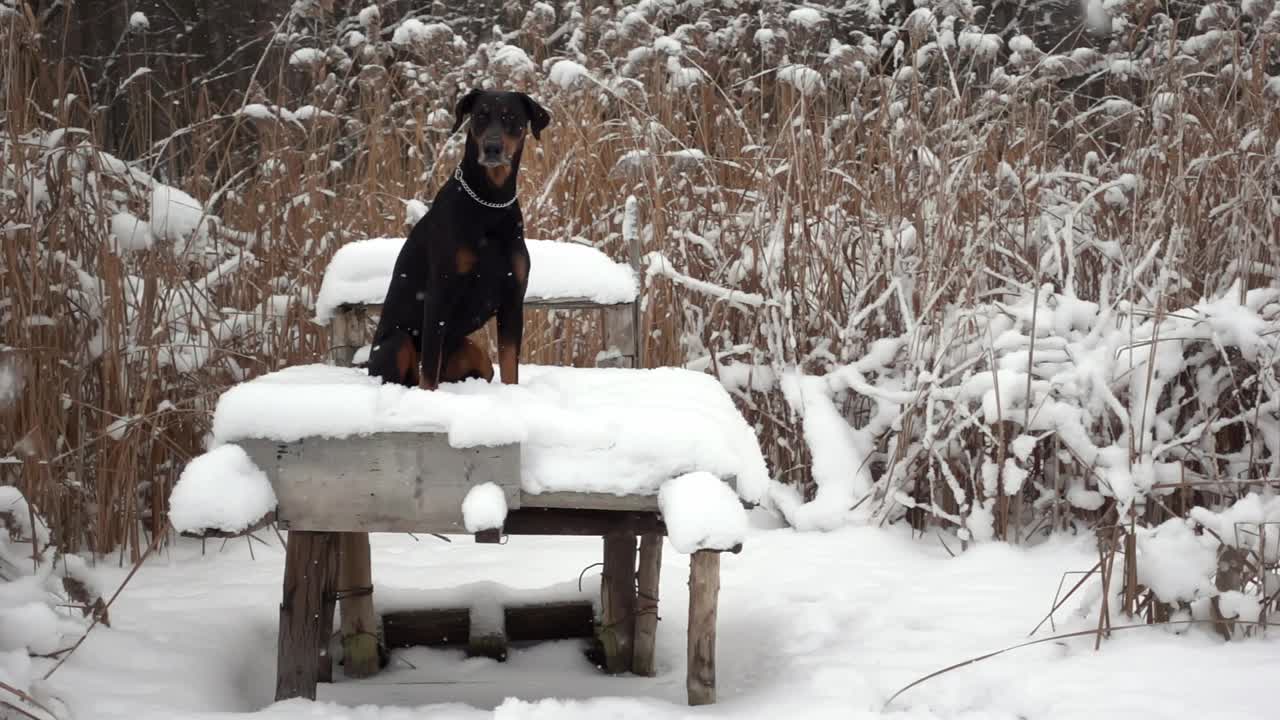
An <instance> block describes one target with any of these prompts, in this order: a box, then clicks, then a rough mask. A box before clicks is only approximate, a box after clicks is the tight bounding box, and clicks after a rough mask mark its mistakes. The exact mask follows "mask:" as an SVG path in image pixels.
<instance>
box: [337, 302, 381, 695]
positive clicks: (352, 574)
mask: <svg viewBox="0 0 1280 720" xmlns="http://www.w3.org/2000/svg"><path fill="white" fill-rule="evenodd" d="M368 320H369V314H368V311H367V310H366V309H365V308H363V307H354V306H348V307H345V308H343V311H342V312H340V313H338V315H337V316H336V317H334V319H333V324H332V326H331V327H330V330H329V333H330V334H329V353H330V355H329V357H330V362H332V363H333V364H334V365H337V366H340V367H350V366H351V365H352V363H353V360H354V359H355V353H356V350H358V349H359V348H360V347H362V346H363V345H364V344H365V343H366V342H368V338H369V336H370V334H371V333H370V330H369V322H368ZM338 551H339V569H338V586H339V590H340V591H341V593H342V597H341V599H340V600H339V606H338V613H339V617H340V620H339V627H340V628H341V634H342V672H343V674H344V675H346V676H347V677H349V678H364V677H370V676H372V675H376V674H377V673H378V671H379V670H381V669H382V658H383V656H384V654H385V652H386V650H385V648H384V647H382V646H381V644H380V642H379V640H378V616H377V614H376V613H375V612H374V606H373V561H372V559H371V557H370V551H369V533H367V532H348V533H342V534H341V535H340V536H339V541H338Z"/></svg>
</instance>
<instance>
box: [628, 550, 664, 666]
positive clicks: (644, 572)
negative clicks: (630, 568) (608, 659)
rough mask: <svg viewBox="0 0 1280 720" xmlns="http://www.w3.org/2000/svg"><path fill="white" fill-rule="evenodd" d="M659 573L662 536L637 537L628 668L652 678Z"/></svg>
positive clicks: (656, 626) (655, 642)
mask: <svg viewBox="0 0 1280 720" xmlns="http://www.w3.org/2000/svg"><path fill="white" fill-rule="evenodd" d="M661 574H662V535H661V534H659V533H645V534H644V535H641V536H640V570H639V572H638V574H637V585H638V587H637V590H636V641H635V652H634V653H633V654H632V663H631V671H632V672H634V673H635V674H637V675H644V676H646V677H653V676H654V675H656V674H657V673H658V671H657V667H656V665H655V663H654V650H655V647H656V645H657V633H658V579H659V577H660V576H661Z"/></svg>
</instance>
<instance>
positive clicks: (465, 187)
mask: <svg viewBox="0 0 1280 720" xmlns="http://www.w3.org/2000/svg"><path fill="white" fill-rule="evenodd" d="M453 177H454V179H456V180H457V181H458V183H459V184H460V185H462V189H463V190H466V191H467V194H468V195H470V196H471V199H472V200H475V201H476V202H478V203H480V204H481V205H483V206H485V207H491V208H495V209H497V210H501V209H502V208H505V207H511V204H512V203H514V202H515V201H516V196H515V194H514V193H512V195H511V199H510V200H508V201H506V202H500V203H495V202H489V201H488V200H481V199H480V196H479V195H476V191H475V190H472V189H471V186H470V185H468V184H467V181H466V180H463V179H462V167H461V166H459V167H458V169H457V170H454V171H453Z"/></svg>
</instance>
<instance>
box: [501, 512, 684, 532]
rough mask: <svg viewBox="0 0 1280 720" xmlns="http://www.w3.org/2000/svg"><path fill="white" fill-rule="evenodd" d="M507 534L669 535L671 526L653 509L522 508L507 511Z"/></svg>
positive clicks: (505, 528) (505, 529) (504, 530)
mask: <svg viewBox="0 0 1280 720" xmlns="http://www.w3.org/2000/svg"><path fill="white" fill-rule="evenodd" d="M502 532H503V534H506V535H601V536H604V535H608V534H609V533H612V532H618V533H627V534H630V535H642V534H644V533H660V534H663V535H665V534H666V532H667V526H666V525H665V524H664V523H663V522H662V520H661V519H660V518H659V517H658V514H657V513H653V512H611V511H608V510H578V509H571V508H520V509H519V510H511V511H508V512H507V519H506V522H505V523H504V524H503V526H502Z"/></svg>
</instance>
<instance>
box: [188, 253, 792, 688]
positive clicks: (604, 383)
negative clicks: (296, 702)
mask: <svg viewBox="0 0 1280 720" xmlns="http://www.w3.org/2000/svg"><path fill="white" fill-rule="evenodd" d="M398 247H399V241H397V240H385V239H376V240H368V241H361V242H357V243H351V244H349V245H347V246H344V247H343V248H342V249H341V250H340V251H339V252H338V253H337V254H336V255H335V258H334V262H333V264H332V265H331V266H330V268H329V270H328V271H327V272H326V274H325V278H324V283H323V285H322V289H321V292H320V294H319V296H318V298H317V308H316V309H317V320H318V321H320V322H328V323H330V324H331V326H332V332H333V342H332V345H333V348H334V350H333V353H332V356H331V362H332V364H330V365H309V366H300V367H292V368H286V369H284V370H280V371H277V372H274V373H270V374H268V375H264V376H262V377H259V378H256V379H253V380H250V381H248V382H245V383H242V384H240V385H237V386H235V387H233V388H231V389H229V390H228V391H227V392H226V393H224V394H223V396H222V397H221V398H220V400H219V402H218V406H217V410H216V413H215V417H214V424H213V436H214V440H215V443H216V444H218V445H219V446H220V447H218V448H215V449H214V450H212V451H211V452H210V453H208V454H207V455H206V456H202V458H204V462H205V464H204V465H203V466H201V467H200V468H199V472H192V473H191V478H190V483H189V482H188V478H187V473H184V477H183V480H182V481H180V482H179V485H178V488H176V489H175V492H174V503H173V504H179V503H177V500H178V499H179V496H180V495H181V496H182V498H183V499H184V502H183V503H180V505H182V506H184V507H175V508H174V509H173V510H172V511H171V517H174V518H176V517H179V516H186V517H188V518H189V519H188V520H187V524H189V525H191V526H192V527H193V528H202V527H209V526H217V525H219V524H220V523H218V522H216V513H215V514H214V515H213V516H209V515H207V514H206V511H207V509H208V508H210V507H212V506H213V505H216V504H217V503H218V502H219V501H220V498H219V494H218V493H219V489H220V488H225V487H227V483H228V482H230V481H229V480H228V478H238V479H235V480H234V481H233V484H239V485H241V486H244V487H245V488H247V489H246V490H245V492H246V494H247V495H258V496H264V497H270V503H271V504H272V505H271V507H270V508H267V507H259V508H257V509H256V511H255V512H256V514H255V512H251V513H249V514H255V518H256V517H261V515H262V514H264V513H265V512H266V511H268V510H271V511H273V512H274V516H275V518H276V520H277V522H279V524H280V525H281V526H282V527H283V528H286V529H288V530H289V541H288V547H287V551H286V565H285V577H284V587H283V601H282V603H281V609H280V628H279V633H280V644H279V656H278V675H277V691H276V695H277V698H278V699H285V698H290V697H299V696H302V697H310V698H314V697H315V693H316V683H317V682H319V681H327V680H329V679H331V677H332V662H331V659H330V658H329V657H328V656H327V654H326V652H325V648H326V647H327V645H326V642H325V641H326V639H327V638H328V636H329V633H330V632H331V630H332V622H333V615H334V612H333V611H334V607H335V604H336V605H338V609H339V611H340V612H339V614H340V617H341V623H342V635H343V650H344V657H343V661H344V665H343V667H344V671H345V673H346V674H347V675H348V676H353V677H362V676H366V675H370V674H373V673H375V672H377V670H378V669H379V657H378V654H379V653H378V650H379V648H378V644H377V638H376V633H377V616H376V615H375V613H374V606H373V597H372V580H371V578H372V572H371V564H370V554H369V541H368V533H370V532H405V531H409V532H422V533H441V534H447V533H466V534H473V535H475V537H476V539H477V540H479V541H484V542H494V541H497V540H498V539H500V537H501V536H502V535H521V534H526V535H588V536H600V537H602V538H603V541H604V552H603V559H604V563H603V570H602V578H601V599H600V617H599V619H598V627H597V631H596V636H597V642H598V645H599V646H600V648H601V650H602V653H603V656H604V664H605V667H606V669H607V670H608V671H610V672H614V673H619V672H626V671H632V672H635V673H636V674H641V675H652V674H654V672H655V666H654V639H655V635H656V625H657V619H658V618H657V602H658V581H659V573H660V569H661V555H662V545H663V538H664V537H669V538H670V539H671V541H672V545H673V547H674V548H675V549H676V550H677V551H679V552H684V553H691V554H692V558H691V562H690V579H689V587H690V606H689V607H690V616H689V629H688V633H689V634H688V661H689V662H688V668H687V685H688V695H689V702H690V704H705V703H710V702H714V701H715V617H716V603H717V594H718V589H719V565H720V561H719V553H720V552H723V551H732V552H737V551H739V550H740V549H741V543H742V538H743V534H744V532H745V527H746V514H745V510H744V504H747V505H749V504H752V503H755V502H758V501H760V500H761V499H762V497H763V496H764V494H765V492H766V486H767V483H768V478H767V471H766V467H765V463H764V459H763V457H762V455H761V453H760V449H759V446H758V444H757V441H756V438H755V434H754V432H753V430H752V429H751V427H750V426H749V425H748V424H747V423H746V421H745V420H744V419H743V417H742V415H741V414H740V413H739V412H738V410H737V408H736V407H735V405H734V403H733V401H732V399H731V398H730V397H729V395H728V394H727V393H726V392H725V391H724V389H723V388H722V386H721V385H720V384H719V383H718V382H717V381H716V380H715V379H713V378H712V377H710V376H708V375H705V374H703V373H697V372H692V371H687V370H682V369H676V368H658V369H652V370H641V369H635V366H636V365H638V360H639V357H638V354H639V352H638V351H639V347H638V343H637V342H636V336H635V328H636V322H635V319H636V312H637V308H638V304H637V297H636V296H637V291H636V284H635V280H636V278H635V273H634V270H633V268H628V267H627V266H626V265H620V264H617V263H613V262H612V261H611V260H609V258H608V257H607V256H605V255H604V254H603V253H600V252H599V251H597V250H594V249H591V248H587V247H584V246H570V245H568V244H567V243H540V242H537V241H534V242H531V243H530V253H531V255H532V260H531V270H530V276H529V278H530V279H529V292H528V295H527V297H526V305H527V306H531V307H547V308H575V309H601V310H603V311H604V312H605V323H606V342H607V344H608V347H606V352H605V353H602V356H601V358H600V359H599V360H598V364H599V365H602V366H603V367H597V368H562V367H546V366H524V367H522V368H521V384H520V385H518V386H507V385H502V384H488V383H484V382H481V381H469V382H466V383H453V384H446V385H445V386H442V387H441V388H440V389H439V390H437V391H435V392H425V391H421V390H418V389H416V388H404V387H400V386H394V385H382V384H380V383H378V382H377V381H376V380H374V379H373V378H370V377H369V376H368V375H367V374H366V373H365V371H364V370H361V369H359V368H355V367H350V365H351V363H352V361H353V358H354V357H355V355H356V351H357V350H358V349H359V348H360V347H361V346H362V345H363V344H364V343H365V342H367V337H368V336H367V333H368V329H369V322H368V319H369V315H370V314H372V313H376V310H377V305H378V304H379V303H380V301H381V299H382V293H383V292H384V291H385V288H386V285H387V282H388V281H389V279H390V278H389V274H390V272H391V268H392V267H393V265H394V261H395V257H396V251H397V250H398ZM633 254H634V253H633ZM610 317H612V318H613V320H610ZM610 328H612V329H610ZM619 365H631V366H632V368H625V367H618V366H619ZM215 457H216V461H215V460H214V458H215ZM197 465H198V463H197V462H194V461H193V463H192V465H190V466H189V469H190V468H196V467H197ZM200 478H208V480H206V481H205V484H206V485H207V486H208V488H209V489H208V490H204V489H202V488H201V487H200V485H199V482H200ZM255 488H256V489H255ZM231 504H232V505H235V504H236V503H231ZM187 508H195V509H194V510H193V511H188V510H187ZM237 512H239V513H241V514H242V515H243V514H244V513H245V512H246V511H245V509H244V508H237ZM211 518H212V519H211ZM252 519H253V518H249V519H245V518H241V521H238V522H230V524H228V525H226V526H225V527H222V528H221V529H223V530H227V531H230V530H235V529H236V526H237V525H246V524H247V523H248V522H250V521H251V520H252ZM177 525H178V522H177V520H175V526H177ZM179 529H180V530H182V529H183V528H179ZM637 537H639V539H640V542H639V562H638V565H639V567H638V568H637V552H636V546H637V542H636V541H637Z"/></svg>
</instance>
